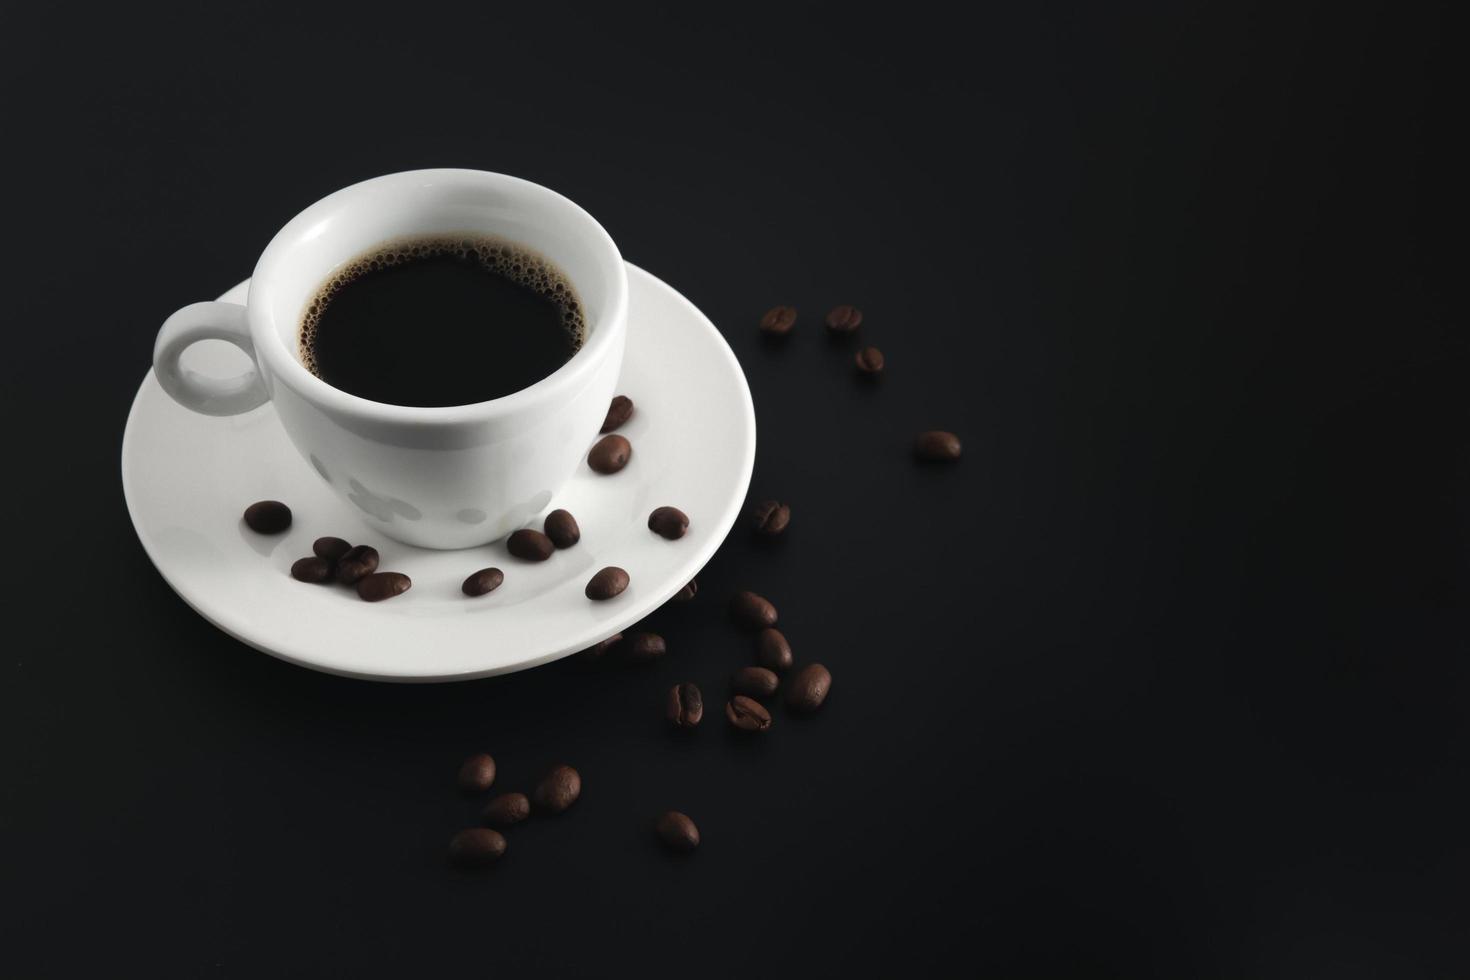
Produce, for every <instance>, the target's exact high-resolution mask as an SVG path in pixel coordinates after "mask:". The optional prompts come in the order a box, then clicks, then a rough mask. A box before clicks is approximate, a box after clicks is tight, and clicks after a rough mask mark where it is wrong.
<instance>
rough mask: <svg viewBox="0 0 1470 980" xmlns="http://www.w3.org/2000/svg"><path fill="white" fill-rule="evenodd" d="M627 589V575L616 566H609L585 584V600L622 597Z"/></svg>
mask: <svg viewBox="0 0 1470 980" xmlns="http://www.w3.org/2000/svg"><path fill="white" fill-rule="evenodd" d="M627 587H628V573H627V572H625V571H623V570H622V569H621V568H619V567H617V566H616V565H609V566H607V567H606V568H604V569H603V570H602V571H600V572H598V573H597V574H596V575H594V576H592V578H591V579H589V580H588V582H587V598H589V599H595V600H599V601H600V600H602V599H611V598H612V597H613V596H616V595H622V593H623V590H624V589H626V588H627Z"/></svg>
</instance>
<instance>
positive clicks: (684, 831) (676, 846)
mask: <svg viewBox="0 0 1470 980" xmlns="http://www.w3.org/2000/svg"><path fill="white" fill-rule="evenodd" d="M653 831H654V833H656V834H658V839H659V840H661V841H663V842H664V846H665V847H667V848H669V849H670V850H673V851H692V850H694V849H695V848H696V847H698V846H699V828H698V827H696V826H694V821H693V820H690V819H689V818H688V817H686V816H685V815H684V814H682V813H680V812H679V811H678V810H670V811H668V812H667V813H665V814H664V815H663V816H661V817H659V818H658V820H657V822H655V823H654V825H653Z"/></svg>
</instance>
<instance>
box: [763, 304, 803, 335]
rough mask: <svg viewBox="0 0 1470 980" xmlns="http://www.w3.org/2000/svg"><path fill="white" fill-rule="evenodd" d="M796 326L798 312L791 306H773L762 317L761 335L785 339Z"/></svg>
mask: <svg viewBox="0 0 1470 980" xmlns="http://www.w3.org/2000/svg"><path fill="white" fill-rule="evenodd" d="M795 325H796V310H795V308H794V307H790V306H773V307H771V308H770V309H769V310H766V312H765V313H764V314H762V315H761V333H763V334H767V335H768V336H772V337H784V336H786V335H787V334H788V333H790V332H791V328H792V327H793V326H795Z"/></svg>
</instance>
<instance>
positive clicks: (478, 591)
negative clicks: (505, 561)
mask: <svg viewBox="0 0 1470 980" xmlns="http://www.w3.org/2000/svg"><path fill="white" fill-rule="evenodd" d="M504 581H505V573H504V572H502V571H501V570H500V569H498V568H482V569H480V570H479V571H478V572H476V573H475V574H473V575H471V576H470V577H469V578H467V579H465V580H464V584H463V585H461V586H460V587H459V590H460V591H461V592H463V593H464V594H465V595H468V596H480V595H485V594H486V593H488V592H494V591H495V590H496V589H498V588H500V583H501V582H504Z"/></svg>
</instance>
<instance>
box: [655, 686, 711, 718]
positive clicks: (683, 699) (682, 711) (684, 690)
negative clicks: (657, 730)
mask: <svg viewBox="0 0 1470 980" xmlns="http://www.w3.org/2000/svg"><path fill="white" fill-rule="evenodd" d="M665 714H667V715H668V719H669V722H670V723H671V724H672V725H673V726H674V727H675V728H693V727H694V726H695V725H697V724H699V719H701V718H703V717H704V695H702V694H700V693H699V688H698V687H696V686H695V685H693V684H691V683H689V682H688V681H685V682H684V683H683V684H675V685H674V686H673V687H671V688H669V700H668V708H667V710H666V711H665Z"/></svg>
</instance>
